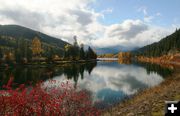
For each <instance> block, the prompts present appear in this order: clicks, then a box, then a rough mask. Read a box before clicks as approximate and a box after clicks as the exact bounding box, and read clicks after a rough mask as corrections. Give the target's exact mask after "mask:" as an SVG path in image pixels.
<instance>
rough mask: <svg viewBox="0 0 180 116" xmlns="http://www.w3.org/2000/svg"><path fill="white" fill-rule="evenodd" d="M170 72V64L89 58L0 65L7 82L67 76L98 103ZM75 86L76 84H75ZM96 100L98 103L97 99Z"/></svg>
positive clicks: (107, 103)
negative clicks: (60, 62) (37, 64)
mask: <svg viewBox="0 0 180 116" xmlns="http://www.w3.org/2000/svg"><path fill="white" fill-rule="evenodd" d="M171 73H172V70H171V69H169V68H162V67H160V66H158V65H153V64H147V63H133V64H129V63H128V65H127V64H119V63H118V62H101V61H100V62H98V63H96V62H91V63H78V64H63V65H60V66H48V67H32V66H30V67H16V68H12V69H8V70H5V69H0V80H2V81H0V83H1V86H2V84H4V83H6V82H7V80H8V79H9V76H10V75H14V77H15V82H16V83H18V84H20V83H26V82H28V81H32V82H33V83H36V82H37V81H39V80H46V81H45V83H47V82H48V79H52V78H53V79H55V80H57V81H59V82H63V81H66V80H69V81H70V82H71V83H73V84H74V87H75V88H77V90H78V89H80V90H86V91H89V92H90V93H91V94H92V99H93V101H94V103H95V104H96V106H97V107H100V108H104V107H108V106H111V105H114V104H116V103H118V102H120V101H121V100H124V99H125V98H126V97H127V96H132V95H134V94H135V93H136V92H138V91H140V90H142V89H145V88H149V87H153V86H156V85H158V84H159V83H161V82H162V81H163V80H164V79H165V77H166V76H167V75H169V74H171ZM77 86H78V87H77ZM96 102H98V104H97V103H96Z"/></svg>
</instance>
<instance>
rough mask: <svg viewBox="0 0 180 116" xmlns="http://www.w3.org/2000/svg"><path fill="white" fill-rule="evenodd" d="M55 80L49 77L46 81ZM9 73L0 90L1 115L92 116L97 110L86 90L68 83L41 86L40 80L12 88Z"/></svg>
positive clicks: (96, 113)
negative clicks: (78, 88) (77, 89)
mask: <svg viewBox="0 0 180 116" xmlns="http://www.w3.org/2000/svg"><path fill="white" fill-rule="evenodd" d="M52 82H53V83H55V81H50V83H52ZM12 83H13V77H11V78H10V79H9V81H8V83H7V85H5V86H4V88H5V89H6V90H1V91H0V115H1V116H12V115H13V116H21V115H22V116H29V115H30V116H31V115H32V116H64V115H65V116H66V115H68V116H72V115H73V116H76V115H77V116H82V115H83V116H84V115H86V116H95V115H100V111H99V110H97V109H96V108H94V107H93V106H92V101H91V98H90V94H89V92H87V91H75V90H74V89H73V87H71V86H70V85H69V84H68V83H61V85H60V86H59V87H51V88H49V87H44V86H43V84H42V83H38V84H36V85H35V86H34V87H32V86H31V87H28V88H26V87H25V85H20V86H19V87H18V88H17V89H12Z"/></svg>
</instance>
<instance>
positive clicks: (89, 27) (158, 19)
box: [0, 0, 180, 48]
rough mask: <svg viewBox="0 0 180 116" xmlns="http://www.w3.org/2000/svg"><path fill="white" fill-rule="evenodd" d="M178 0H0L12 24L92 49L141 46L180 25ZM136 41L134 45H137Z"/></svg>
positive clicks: (0, 13) (4, 18)
mask: <svg viewBox="0 0 180 116" xmlns="http://www.w3.org/2000/svg"><path fill="white" fill-rule="evenodd" d="M179 5H180V0H13V1H12V0H0V24H16V25H21V26H25V27H28V28H31V29H34V30H38V31H41V32H43V33H46V34H49V35H51V36H55V37H57V38H60V39H62V40H64V41H67V42H69V43H73V36H74V35H76V36H77V39H78V42H79V43H83V44H86V45H90V46H93V47H95V48H104V47H105V48H107V47H117V46H120V47H121V46H122V47H125V48H134V47H142V46H144V45H147V44H150V43H153V42H157V41H159V40H160V39H162V38H163V37H166V36H167V35H169V34H171V33H173V32H174V31H175V29H176V28H180V12H179V11H180V7H179ZM137 43H138V44H137Z"/></svg>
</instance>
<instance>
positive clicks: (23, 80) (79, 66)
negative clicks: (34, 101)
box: [0, 62, 97, 87]
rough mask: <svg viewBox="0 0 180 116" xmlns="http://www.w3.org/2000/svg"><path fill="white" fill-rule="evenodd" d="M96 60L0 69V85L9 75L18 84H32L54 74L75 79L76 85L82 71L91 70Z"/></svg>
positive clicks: (82, 75)
mask: <svg viewBox="0 0 180 116" xmlns="http://www.w3.org/2000/svg"><path fill="white" fill-rule="evenodd" d="M96 65H97V62H88V63H69V64H64V65H60V66H49V67H42V66H27V67H24V66H17V67H15V68H14V67H13V68H9V69H2V68H1V69H0V87H2V85H4V84H5V83H7V81H8V80H9V78H10V76H14V83H16V84H17V85H15V87H16V86H18V85H19V84H26V85H28V84H29V82H31V83H32V84H35V83H37V82H38V81H45V80H47V79H51V78H53V77H55V76H61V75H62V74H64V75H65V76H66V77H67V79H73V80H74V81H75V86H76V85H77V81H78V78H79V77H81V79H83V78H84V71H87V72H88V73H89V74H90V73H91V72H92V70H93V68H94V67H96Z"/></svg>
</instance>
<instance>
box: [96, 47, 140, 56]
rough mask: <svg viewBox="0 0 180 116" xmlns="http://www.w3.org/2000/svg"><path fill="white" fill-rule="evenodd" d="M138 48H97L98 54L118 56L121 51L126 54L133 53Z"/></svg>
mask: <svg viewBox="0 0 180 116" xmlns="http://www.w3.org/2000/svg"><path fill="white" fill-rule="evenodd" d="M135 49H138V48H130V47H124V46H113V47H104V48H95V50H96V53H97V54H107V53H111V54H117V53H119V52H120V51H123V52H126V51H132V50H135Z"/></svg>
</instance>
